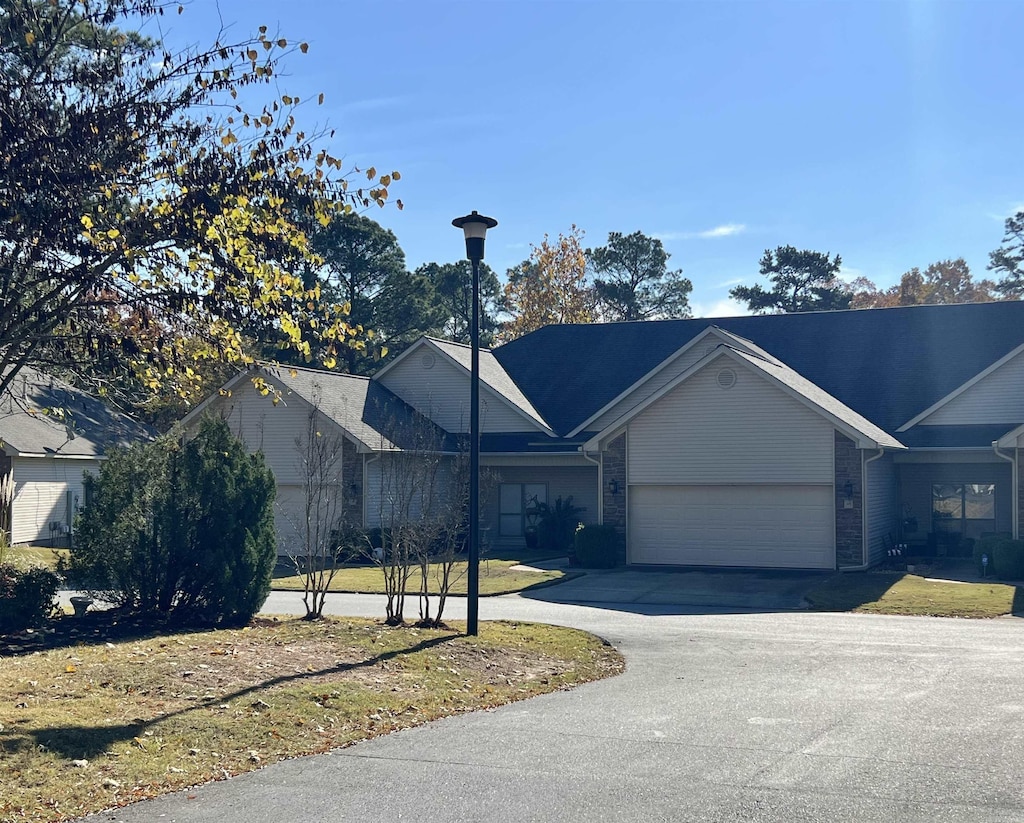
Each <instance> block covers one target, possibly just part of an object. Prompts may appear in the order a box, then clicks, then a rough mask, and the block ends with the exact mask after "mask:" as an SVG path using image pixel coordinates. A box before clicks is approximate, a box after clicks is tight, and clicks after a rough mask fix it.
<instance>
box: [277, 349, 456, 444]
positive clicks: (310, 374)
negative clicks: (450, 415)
mask: <svg viewBox="0 0 1024 823" xmlns="http://www.w3.org/2000/svg"><path fill="white" fill-rule="evenodd" d="M263 368H264V370H265V371H266V373H267V374H268V376H269V377H270V378H271V382H276V383H280V384H281V387H282V389H284V390H285V391H286V392H288V391H292V392H295V393H296V394H298V395H299V396H300V397H302V398H303V399H304V400H305V401H306V402H307V403H310V404H311V405H316V406H318V407H319V409H320V411H321V413H323V414H324V415H326V416H327V417H329V418H330V419H331V420H333V421H334V422H335V423H337V424H338V425H339V426H341V427H342V428H343V429H345V430H346V431H347V432H348V433H349V434H351V435H352V436H353V437H354V438H356V439H357V440H359V441H360V442H361V443H363V444H365V445H366V446H368V447H369V448H371V449H401V450H422V449H427V450H433V449H439V450H441V451H457V450H458V448H459V444H458V439H457V438H456V437H455V436H454V435H452V434H450V433H448V432H446V431H445V430H444V429H442V428H441V427H440V426H438V425H437V424H436V423H434V422H433V421H432V420H430V419H428V418H426V417H424V416H423V415H422V414H420V413H419V412H418V411H416V410H415V409H413V408H412V406H410V405H409V404H408V403H406V402H405V401H404V400H402V399H401V398H400V397H398V396H397V395H396V394H394V392H392V391H390V390H389V389H387V388H386V387H384V386H382V385H381V384H380V383H378V382H376V381H374V380H370V379H369V378H368V377H359V376H356V375H351V374H339V373H337V372H328V371H320V370H318V369H306V368H295V367H291V366H274V365H266V366H264V367H263ZM286 397H287V395H286Z"/></svg>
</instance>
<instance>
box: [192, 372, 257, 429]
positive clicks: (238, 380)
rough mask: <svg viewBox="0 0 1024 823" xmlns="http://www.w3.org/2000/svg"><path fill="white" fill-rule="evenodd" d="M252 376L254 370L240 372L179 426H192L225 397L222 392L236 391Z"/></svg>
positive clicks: (195, 409) (193, 410)
mask: <svg viewBox="0 0 1024 823" xmlns="http://www.w3.org/2000/svg"><path fill="white" fill-rule="evenodd" d="M262 369H263V367H262V366H261V367H260V370H261V371H262ZM251 374H252V370H243V371H240V372H238V374H236V375H235V376H234V377H232V378H231V379H230V380H228V382H227V383H225V384H224V385H223V386H221V387H220V388H219V389H217V392H216V394H211V395H210V396H209V397H207V398H206V399H205V400H204V401H203V402H202V403H200V404H199V405H198V406H196V407H195V408H194V409H192V411H190V412H189V413H188V414H186V415H185V416H184V417H183V418H181V420H179V421H178V423H177V425H178V426H182V427H188V426H190V425H191V424H192V423H193V422H194V421H195V420H196V419H197V418H199V417H202V415H203V413H204V412H206V410H207V409H208V408H210V406H212V405H213V404H214V403H216V402H217V401H218V400H220V399H222V398H223V397H224V395H223V394H221V392H228V391H231V390H232V389H234V387H235V386H237V385H238V384H239V383H241V382H242V380H243V379H245V378H246V377H249V376H250V375H251Z"/></svg>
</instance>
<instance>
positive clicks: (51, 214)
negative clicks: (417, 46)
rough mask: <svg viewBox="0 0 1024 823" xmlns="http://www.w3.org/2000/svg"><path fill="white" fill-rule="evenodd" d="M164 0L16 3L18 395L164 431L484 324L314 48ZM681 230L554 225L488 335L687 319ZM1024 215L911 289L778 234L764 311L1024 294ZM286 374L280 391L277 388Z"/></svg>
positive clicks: (6, 166)
mask: <svg viewBox="0 0 1024 823" xmlns="http://www.w3.org/2000/svg"><path fill="white" fill-rule="evenodd" d="M175 11H176V12H177V13H182V12H183V11H184V9H183V8H182V7H180V6H175V5H173V4H172V5H168V4H165V3H164V2H162V0H96V1H95V2H90V3H81V2H77V1H76V0H4V2H3V3H2V4H0V84H2V87H0V151H2V154H3V157H4V162H3V163H0V392H3V391H5V390H9V388H10V386H11V385H12V383H13V381H14V380H15V379H16V378H17V374H18V372H19V371H20V370H21V369H22V368H24V367H37V368H41V369H43V370H45V371H49V372H51V373H54V374H56V375H58V376H62V377H64V378H66V379H68V380H70V381H71V382H73V383H76V384H78V385H82V386H84V387H86V388H90V389H92V390H94V391H96V392H98V393H99V394H100V395H102V396H105V397H106V398H108V399H109V400H111V401H112V402H114V403H115V404H118V405H121V406H122V407H124V408H127V409H128V410H129V411H131V412H132V413H134V414H136V415H138V416H140V417H141V418H143V419H146V420H150V421H152V422H155V423H158V424H160V425H163V424H165V423H168V422H170V421H171V420H173V419H175V418H176V417H178V416H180V415H181V413H182V412H183V411H184V410H186V409H188V408H190V407H191V406H193V405H194V404H195V403H196V402H197V401H198V400H199V399H200V398H202V397H204V396H206V395H208V394H209V392H210V391H212V390H213V389H214V388H215V387H216V386H217V385H219V384H220V383H222V382H223V380H224V379H225V378H226V377H227V375H229V374H230V373H232V372H233V371H235V370H237V369H238V368H240V367H245V366H247V365H249V364H251V363H252V362H254V361H255V360H257V359H260V358H266V359H274V360H278V361H283V362H285V363H292V364H300V363H301V364H310V365H314V366H318V367H324V368H327V369H335V368H340V369H343V370H345V371H348V372H352V373H357V374H369V373H372V372H373V371H374V370H375V369H376V368H377V365H378V363H379V360H380V358H381V356H382V355H383V354H384V353H385V352H386V351H391V352H392V353H394V352H396V351H400V350H401V349H402V348H403V347H405V346H407V345H409V344H410V342H411V341H412V340H414V339H415V338H416V337H418V336H419V335H421V334H435V335H438V336H441V337H445V338H448V339H452V340H456V341H466V340H468V337H469V333H468V327H469V318H470V316H471V306H470V273H469V265H468V263H467V262H466V261H458V262H431V263H426V264H424V265H421V266H418V267H416V268H415V269H412V270H409V268H408V267H407V266H406V263H405V255H404V253H403V252H402V249H401V247H400V246H399V244H398V240H397V238H396V237H395V235H394V234H393V233H392V232H390V231H388V230H386V229H384V228H382V227H381V226H380V225H379V224H377V223H376V222H375V221H373V220H372V219H370V217H368V216H367V215H366V214H365V212H366V211H367V210H368V209H369V208H371V207H373V206H384V205H386V204H389V203H394V205H395V206H396V207H398V208H401V207H402V204H401V201H395V200H393V198H391V197H390V192H391V189H392V186H393V184H394V183H395V182H396V181H398V180H399V179H400V177H401V175H400V173H399V172H397V171H390V172H381V171H379V170H378V169H376V168H374V167H369V168H362V169H360V168H355V167H351V166H347V165H345V164H344V163H343V161H342V160H341V159H340V158H339V157H337V156H335V155H334V154H332V152H331V139H332V137H333V135H332V133H331V132H329V131H317V130H316V129H310V128H308V127H304V126H303V125H302V122H301V116H302V115H303V114H304V112H305V111H306V108H307V107H315V106H316V105H319V104H320V103H322V102H323V95H322V94H321V95H308V96H305V97H302V99H300V97H301V96H300V95H295V94H289V93H283V91H282V90H281V88H279V85H278V84H279V82H280V81H279V76H280V75H281V74H282V72H281V61H282V60H283V59H284V58H285V57H288V58H289V59H300V57H301V55H302V54H304V53H306V52H307V51H308V46H307V44H305V43H302V42H299V41H294V40H288V39H286V38H284V37H281V36H278V35H272V34H271V33H270V32H269V31H268V29H267V27H266V26H261V27H259V28H258V29H257V30H256V31H255V32H254V33H253V34H252V35H251V36H240V37H234V38H231V37H229V36H228V35H227V33H226V32H223V31H222V32H218V33H216V34H215V36H214V38H213V40H212V43H211V44H210V45H208V46H205V47H204V46H189V47H186V48H184V49H182V50H180V51H176V52H175V51H172V50H171V49H170V48H169V47H168V46H167V45H166V44H165V43H164V42H161V41H160V40H159V39H152V38H150V37H147V36H144V35H142V34H140V33H139V31H140V30H142V31H159V30H160V27H159V25H158V21H159V18H160V17H161V16H162V15H163V14H164V13H170V14H173V13H175ZM669 258H670V256H669V254H668V252H666V251H665V248H664V246H663V245H662V242H661V240H660V239H658V238H656V237H651V236H648V235H646V234H644V233H643V232H641V231H635V232H632V233H628V234H627V233H622V232H611V233H609V234H608V236H607V241H606V242H605V244H604V245H600V246H594V247H586V246H585V245H584V234H583V232H582V230H581V229H579V228H577V227H576V226H572V227H571V228H570V230H569V231H568V232H567V233H565V234H559V235H558V236H557V237H550V236H545V237H544V238H542V239H541V240H540V242H539V243H538V244H537V245H535V246H533V247H532V248H531V251H530V254H529V256H528V257H527V258H526V259H525V260H523V261H522V262H521V263H519V264H517V265H515V266H513V267H511V268H510V269H509V270H508V271H507V272H506V273H505V278H504V281H502V280H500V279H499V277H498V275H497V273H496V272H494V271H493V270H492V269H490V268H489V267H487V266H486V265H485V266H483V267H482V302H483V306H482V309H483V312H482V339H483V341H484V342H485V343H486V344H488V345H491V344H494V343H501V342H505V341H508V340H512V339H515V338H516V337H518V336H521V335H523V334H526V333H528V332H530V331H533V330H534V329H537V328H540V327H542V326H544V325H547V324H550V323H588V322H596V321H604V322H608V321H643V320H651V319H660V318H679V317H688V316H690V314H691V307H690V303H689V297H690V294H691V292H692V283H691V281H690V280H689V279H688V278H686V277H685V276H684V275H683V273H682V271H681V270H679V269H671V268H669ZM1022 260H1024V212H1018V213H1017V214H1016V215H1014V216H1013V217H1011V218H1010V219H1008V220H1007V221H1006V235H1005V238H1004V240H1003V243H1002V245H1001V246H1000V247H999V248H998V249H996V250H995V251H993V252H992V254H991V260H990V265H989V269H990V270H991V271H992V272H993V273H994V274H993V276H994V277H998V278H999V279H998V280H989V279H977V280H976V279H974V278H973V277H972V275H971V272H970V271H969V270H968V267H967V264H966V263H965V262H964V261H963V260H962V259H957V260H946V261H939V262H937V263H934V264H932V265H930V266H928V267H927V268H925V269H924V270H923V271H921V270H918V269H916V268H915V269H912V270H911V271H909V272H907V273H906V274H905V275H904V276H903V277H902V278H901V280H900V282H899V283H898V284H897V285H895V286H893V287H891V288H878V287H876V286H875V285H874V284H872V283H871V282H870V281H867V280H863V279H862V280H858V281H855V282H854V283H852V284H846V283H843V282H842V281H841V280H840V279H839V276H838V275H839V270H840V265H841V259H840V257H839V255H832V254H830V253H821V252H816V251H812V250H798V249H796V248H795V247H793V246H780V247H778V248H776V249H774V250H771V249H769V250H767V251H766V252H765V254H764V256H763V258H762V259H761V265H760V273H761V275H762V276H764V277H765V278H767V283H766V284H761V283H758V284H753V285H742V286H737V287H736V288H734V289H733V290H732V292H731V294H732V296H733V297H734V298H735V299H737V300H739V301H740V302H741V303H744V304H745V305H746V306H747V308H748V309H749V310H750V311H754V312H781V311H812V310H827V309H842V308H851V307H852V308H859V307H868V306H888V305H913V304H917V303H941V302H962V301H967V300H972V301H973V300H993V299H1013V298H1020V297H1022V296H1024V263H1022ZM264 388H266V390H267V391H271V390H272V387H264Z"/></svg>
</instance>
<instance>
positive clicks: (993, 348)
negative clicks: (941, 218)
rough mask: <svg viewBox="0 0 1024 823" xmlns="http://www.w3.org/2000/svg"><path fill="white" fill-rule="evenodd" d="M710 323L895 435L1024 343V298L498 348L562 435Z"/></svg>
mask: <svg viewBox="0 0 1024 823" xmlns="http://www.w3.org/2000/svg"><path fill="white" fill-rule="evenodd" d="M709 326H718V327H720V328H722V329H724V330H726V331H728V332H730V333H732V334H735V335H739V336H741V337H743V338H745V339H747V340H749V341H751V342H752V343H753V344H755V345H757V346H758V347H760V348H761V349H763V350H764V351H766V352H768V353H770V354H771V355H772V356H773V357H775V358H777V359H778V360H780V361H782V362H784V363H786V364H787V365H788V366H789V367H791V368H792V369H794V370H795V371H796V372H798V373H799V374H800V375H802V376H803V377H804V378H806V379H807V380H809V381H811V382H812V383H814V384H815V385H816V386H818V387H820V388H821V389H822V390H824V391H826V392H827V393H828V394H829V395H831V396H832V397H834V398H836V399H837V400H839V401H840V402H841V403H843V404H844V405H845V406H847V407H849V408H850V409H852V410H853V411H856V412H857V413H858V414H860V415H861V416H863V417H865V418H867V419H868V420H871V421H872V422H873V423H875V424H876V425H878V426H879V427H881V428H883V429H885V430H886V431H890V432H894V431H896V429H897V428H898V427H899V426H901V425H902V424H903V423H905V422H906V421H907V420H909V419H911V418H912V417H913V416H914V415H916V414H918V413H919V412H920V411H922V410H923V409H926V408H927V407H928V406H930V405H932V404H933V403H935V402H937V401H938V400H940V399H941V398H943V397H945V396H946V395H948V394H949V393H950V392H952V391H954V390H955V389H956V388H957V387H959V386H961V385H962V384H963V383H965V382H967V381H968V380H970V379H971V378H972V377H974V376H975V375H976V374H978V372H980V371H982V370H983V369H985V368H986V367H987V366H989V365H990V364H992V363H994V362H995V361H996V360H998V359H999V358H1001V357H1003V356H1004V355H1006V354H1008V353H1009V352H1010V351H1012V350H1013V349H1015V348H1016V347H1017V346H1019V345H1021V344H1022V343H1024V302H1021V301H1008V302H1002V303H977V304H963V305H953V306H910V307H902V308H892V309H862V310H857V311H837V312H811V313H806V314H782V315H755V316H750V317H730V318H715V319H713V320H711V319H698V320H657V321H642V322H633V323H606V324H594V325H577V326H573V325H564V326H547V327H545V328H543V329H540V330H538V331H536V332H533V333H532V334H529V335H526V336H524V337H521V338H519V339H517V340H514V341H512V342H511V343H507V344H505V345H504V346H501V347H499V348H497V349H495V350H494V352H493V353H494V356H495V358H496V359H497V360H498V361H499V362H500V363H501V364H502V366H503V367H504V368H505V370H506V372H508V374H509V375H511V376H512V378H514V380H515V382H516V384H517V385H518V386H520V388H521V389H522V390H523V392H524V393H525V394H526V395H527V396H528V397H529V398H530V400H531V402H532V403H533V405H534V407H535V408H536V409H537V411H538V412H539V413H540V414H542V415H543V416H544V419H545V420H547V421H548V422H549V423H550V425H551V427H552V428H553V429H554V430H555V431H556V432H558V433H560V434H563V433H567V432H570V431H572V430H573V429H575V428H576V427H577V426H578V425H579V423H581V422H583V421H584V420H586V419H587V418H588V417H590V416H592V415H593V414H594V413H595V412H597V411H598V410H599V409H601V408H602V407H603V406H605V405H607V404H608V403H609V402H611V401H612V400H614V399H615V398H616V397H617V396H618V395H620V394H621V393H622V392H623V391H625V390H627V389H628V388H629V387H630V386H632V385H633V384H634V383H636V382H637V381H638V380H639V379H640V378H642V377H643V376H644V375H646V374H648V373H649V372H651V371H652V370H654V369H655V368H656V367H657V366H658V365H659V364H661V363H662V362H664V361H665V360H666V358H668V357H670V356H671V355H672V354H673V353H675V352H677V351H678V350H679V349H680V348H681V347H682V346H683V345H684V344H686V343H687V342H688V341H690V340H692V339H693V338H694V337H696V336H697V335H698V334H700V333H701V332H702V331H704V330H705V329H706V328H708V327H709Z"/></svg>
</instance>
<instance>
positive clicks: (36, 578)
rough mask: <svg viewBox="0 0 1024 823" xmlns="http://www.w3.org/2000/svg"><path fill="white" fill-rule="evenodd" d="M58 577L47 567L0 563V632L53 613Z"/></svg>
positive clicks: (18, 628)
mask: <svg viewBox="0 0 1024 823" xmlns="http://www.w3.org/2000/svg"><path fill="white" fill-rule="evenodd" d="M59 585H60V578H59V577H58V576H57V575H56V574H54V573H53V572H51V571H50V570H49V569H38V568H35V569H24V570H23V569H18V568H16V567H14V566H12V565H10V564H9V563H5V564H3V565H0V634H11V633H13V632H20V631H22V630H24V629H28V628H31V627H33V626H38V625H39V624H40V623H42V622H43V621H45V620H46V619H47V618H48V617H50V615H51V614H52V613H53V598H54V597H55V596H56V594H57V587H58V586H59Z"/></svg>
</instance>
